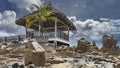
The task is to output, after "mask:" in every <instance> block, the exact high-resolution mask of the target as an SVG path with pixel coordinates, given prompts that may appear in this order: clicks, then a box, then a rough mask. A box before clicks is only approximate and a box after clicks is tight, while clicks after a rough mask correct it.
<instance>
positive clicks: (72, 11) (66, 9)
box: [0, 0, 120, 47]
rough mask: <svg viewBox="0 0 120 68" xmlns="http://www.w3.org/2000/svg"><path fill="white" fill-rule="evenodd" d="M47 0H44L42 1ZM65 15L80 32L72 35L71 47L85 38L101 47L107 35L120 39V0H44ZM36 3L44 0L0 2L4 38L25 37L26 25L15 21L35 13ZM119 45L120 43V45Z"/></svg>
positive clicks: (0, 30)
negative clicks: (20, 24)
mask: <svg viewBox="0 0 120 68" xmlns="http://www.w3.org/2000/svg"><path fill="white" fill-rule="evenodd" d="M42 1H43V0H42ZM44 1H46V2H50V3H51V4H52V5H53V7H55V8H56V9H58V10H60V11H61V12H63V13H64V14H65V15H66V16H67V17H68V18H69V19H70V20H71V22H72V23H73V24H74V25H75V26H76V28H77V31H74V32H70V42H71V45H77V40H79V39H80V38H83V37H84V38H85V39H87V40H89V41H92V40H96V42H97V45H98V46H100V47H101V45H102V44H101V40H102V36H103V35H104V34H112V35H113V36H115V37H116V38H118V40H119V39H120V36H119V35H120V30H119V29H120V19H119V18H120V9H119V6H120V0H44ZM32 4H37V5H39V6H41V5H42V2H41V0H1V1H0V5H1V6H0V37H3V36H11V35H12V36H13V35H19V34H25V29H24V27H22V26H18V25H16V24H15V20H16V19H19V18H21V17H23V16H24V15H26V14H28V13H31V12H33V11H35V8H34V7H33V5H32ZM118 45H119V44H118Z"/></svg>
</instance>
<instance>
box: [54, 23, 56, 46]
mask: <svg viewBox="0 0 120 68" xmlns="http://www.w3.org/2000/svg"><path fill="white" fill-rule="evenodd" d="M54 36H55V38H57V22H55V33H54ZM54 44H55V48H56V47H57V40H54Z"/></svg>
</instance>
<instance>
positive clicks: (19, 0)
mask: <svg viewBox="0 0 120 68" xmlns="http://www.w3.org/2000/svg"><path fill="white" fill-rule="evenodd" d="M8 1H9V2H12V3H15V4H16V5H17V7H18V8H20V9H25V10H27V11H29V12H32V11H33V10H35V8H34V7H33V4H36V5H38V6H41V5H42V2H41V0H8Z"/></svg>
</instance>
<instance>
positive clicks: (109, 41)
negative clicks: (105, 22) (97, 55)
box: [101, 35, 120, 55]
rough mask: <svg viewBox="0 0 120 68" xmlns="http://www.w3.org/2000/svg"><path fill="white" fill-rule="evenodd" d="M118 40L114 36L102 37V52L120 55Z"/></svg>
mask: <svg viewBox="0 0 120 68" xmlns="http://www.w3.org/2000/svg"><path fill="white" fill-rule="evenodd" d="M117 43H118V40H117V38H115V37H113V35H103V37H102V44H103V47H102V48H101V50H102V51H103V52H106V53H108V54H114V55H117V54H119V53H120V49H119V47H118V46H117Z"/></svg>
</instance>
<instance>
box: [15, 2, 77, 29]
mask: <svg viewBox="0 0 120 68" xmlns="http://www.w3.org/2000/svg"><path fill="white" fill-rule="evenodd" d="M46 9H47V10H54V11H55V13H54V14H53V15H52V16H54V17H57V18H58V19H60V20H61V21H63V22H64V24H61V23H58V26H64V25H67V26H68V27H69V30H76V27H75V26H74V25H73V23H72V22H71V21H70V20H69V19H68V18H67V17H66V16H65V15H64V14H63V13H62V12H60V11H58V10H57V9H55V8H54V7H52V5H51V4H48V5H47V7H46ZM37 13H38V11H34V12H32V13H30V14H37ZM30 14H27V15H26V16H28V15H30ZM26 16H24V17H23V18H20V19H18V20H16V24H18V25H22V26H25V17H26ZM36 25H37V24H36ZM36 25H32V26H31V27H30V28H32V29H35V30H38V26H36ZM49 27H54V22H52V21H47V22H44V24H43V28H49ZM59 29H60V30H63V31H65V30H67V29H66V28H65V27H60V28H59ZM51 30H52V31H53V30H54V28H53V29H49V30H48V31H51Z"/></svg>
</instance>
